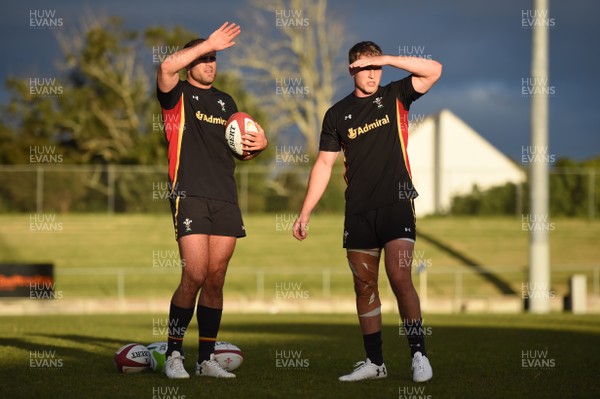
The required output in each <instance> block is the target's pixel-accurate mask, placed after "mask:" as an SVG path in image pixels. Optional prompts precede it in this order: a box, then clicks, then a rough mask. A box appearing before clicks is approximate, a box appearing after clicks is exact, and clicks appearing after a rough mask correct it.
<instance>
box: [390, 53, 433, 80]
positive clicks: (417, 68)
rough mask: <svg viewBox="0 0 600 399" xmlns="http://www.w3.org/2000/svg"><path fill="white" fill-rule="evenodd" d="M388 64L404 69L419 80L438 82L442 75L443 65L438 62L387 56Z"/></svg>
mask: <svg viewBox="0 0 600 399" xmlns="http://www.w3.org/2000/svg"><path fill="white" fill-rule="evenodd" d="M386 61H387V64H388V65H390V66H393V67H395V68H399V69H404V70H405V71H407V72H410V73H412V74H413V75H414V76H416V77H419V78H430V79H435V80H437V79H438V78H439V77H440V75H441V74H442V64H440V63H439V62H437V61H436V60H430V59H427V58H420V57H412V56H404V55H399V56H392V55H387V56H386Z"/></svg>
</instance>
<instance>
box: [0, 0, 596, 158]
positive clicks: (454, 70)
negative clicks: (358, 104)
mask: <svg viewBox="0 0 600 399" xmlns="http://www.w3.org/2000/svg"><path fill="white" fill-rule="evenodd" d="M247 7H248V1H247V0H221V1H218V2H215V1H192V0H188V1H171V2H164V1H160V2H159V1H139V0H132V1H122V0H104V1H98V2H94V1H89V0H88V1H85V0H84V1H80V0H54V1H42V0H23V1H19V2H18V3H17V4H14V3H13V4H11V5H5V6H4V7H3V13H2V16H1V17H0V19H1V21H2V24H0V32H1V35H0V48H1V49H2V54H3V63H2V64H1V65H0V76H1V77H2V78H3V80H4V79H5V78H6V76H8V75H13V76H15V75H16V76H21V77H23V78H29V77H31V76H56V75H57V74H58V72H57V71H56V69H55V64H56V61H57V60H58V59H59V52H58V47H57V45H56V40H55V38H54V36H53V34H52V32H51V31H49V30H36V29H31V28H30V21H29V17H30V11H31V10H56V17H60V18H63V23H64V24H65V25H66V26H68V25H69V24H73V25H76V24H77V23H78V21H79V19H80V18H81V16H82V15H84V14H86V13H89V12H92V13H94V14H96V15H107V16H108V15H118V16H121V17H122V18H123V20H124V22H125V24H126V26H127V27H128V28H132V29H140V30H141V29H143V28H144V27H146V26H150V25H164V26H167V27H173V26H175V25H182V26H184V27H186V28H188V29H190V30H192V31H196V32H198V34H199V35H203V36H205V35H208V34H210V32H212V31H213V30H214V29H215V28H217V27H218V26H219V25H220V24H221V23H222V22H223V21H225V20H230V21H237V20H239V19H240V18H239V13H240V12H241V13H243V12H244V10H245V9H246V8H247ZM531 8H532V1H528V0H503V1H491V0H453V1H447V0H427V1H399V0H370V1H368V2H365V1H359V0H345V1H344V0H330V2H329V9H328V12H329V18H331V19H337V20H339V21H341V22H342V23H344V25H345V29H346V32H348V35H347V37H345V41H346V42H347V46H346V47H345V48H344V52H345V51H346V50H347V47H348V46H350V45H352V44H353V43H354V42H357V41H360V40H373V41H375V42H377V43H379V44H380V45H381V47H382V48H383V50H384V52H386V53H388V54H394V55H396V54H398V53H399V51H400V50H401V49H402V48H406V47H405V46H408V48H419V49H421V51H423V55H426V56H430V57H432V58H434V59H437V60H439V61H440V62H442V63H443V65H444V74H443V76H442V79H441V80H440V82H439V83H438V84H437V85H436V86H435V87H434V88H433V89H432V90H431V92H430V93H429V94H428V95H427V96H425V97H423V98H422V99H420V100H419V101H418V102H416V103H415V104H414V105H413V107H412V108H411V111H412V112H413V113H417V114H429V113H433V112H437V111H439V110H441V109H442V108H448V109H450V110H452V111H453V112H454V113H455V114H457V115H458V116H459V117H460V118H462V119H463V120H464V121H465V122H466V123H467V124H469V125H471V126H472V127H473V128H474V129H475V130H476V131H478V132H479V133H480V134H481V135H482V136H484V137H485V138H486V139H487V140H489V141H490V142H491V143H492V144H493V145H495V146H496V147H497V148H499V149H500V150H501V151H502V152H504V153H505V154H507V155H508V156H510V157H511V158H513V159H515V160H519V159H520V155H521V151H522V146H527V145H529V143H530V138H529V97H526V96H523V95H522V80H523V79H527V78H528V77H529V75H530V72H529V69H530V50H531V30H530V29H528V28H526V27H525V28H524V27H523V26H522V17H523V15H522V13H523V12H524V10H525V12H527V10H530V9H531ZM598 15H600V2H596V1H592V0H570V1H564V0H550V15H549V18H551V20H553V21H554V26H553V27H552V28H551V30H550V82H549V84H550V86H551V87H553V88H554V94H553V95H552V96H551V97H550V149H549V151H550V153H551V154H554V155H555V156H556V157H562V156H567V157H570V158H574V159H577V160H584V159H588V158H591V157H594V156H597V155H599V154H600V128H599V125H600V123H599V122H600V111H599V110H598V105H600V101H599V100H598V93H599V90H600V77H599V74H598V71H599V70H600V52H599V51H598V50H597V46H596V45H595V44H594V43H593V42H592V38H594V37H596V38H597V37H600V24H597V23H595V20H594V19H595V18H596V17H597V16H598ZM242 28H243V34H252V26H251V25H250V26H247V25H246V26H243V27H242ZM412 46H415V47H412ZM230 51H234V49H232V50H230ZM222 66H223V65H222ZM224 66H225V69H226V67H227V64H225V65H224ZM403 76H405V73H404V72H403V71H399V70H394V69H391V68H386V69H384V75H383V82H384V83H387V82H388V81H390V80H395V79H399V78H401V77H403ZM350 90H351V81H350V79H347V80H346V81H345V83H344V84H343V85H342V87H341V89H340V91H339V92H338V93H336V100H337V99H340V98H342V97H343V96H344V95H346V94H347V93H348V92H349V91H350ZM6 100H7V94H6V91H5V89H4V88H2V91H1V92H0V102H6Z"/></svg>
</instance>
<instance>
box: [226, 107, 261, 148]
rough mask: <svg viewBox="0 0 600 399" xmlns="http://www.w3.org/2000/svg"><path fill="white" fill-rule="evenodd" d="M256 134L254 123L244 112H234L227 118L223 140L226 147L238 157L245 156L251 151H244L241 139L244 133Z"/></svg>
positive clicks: (256, 129)
mask: <svg viewBox="0 0 600 399" xmlns="http://www.w3.org/2000/svg"><path fill="white" fill-rule="evenodd" d="M249 132H250V133H258V127H257V126H256V122H255V121H254V119H252V117H251V116H250V115H248V114H247V113H245V112H236V113H234V114H233V115H231V116H230V117H229V119H228V120H227V124H226V125H225V140H227V145H228V146H229V148H230V149H231V151H233V153H234V154H236V155H238V156H246V155H249V154H250V153H251V151H244V150H243V148H242V139H243V138H244V136H245V135H246V133H249Z"/></svg>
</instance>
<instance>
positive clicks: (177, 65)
mask: <svg viewBox="0 0 600 399" xmlns="http://www.w3.org/2000/svg"><path fill="white" fill-rule="evenodd" d="M211 51H214V50H213V49H212V47H211V44H210V42H209V41H208V40H205V41H203V42H202V43H199V44H197V45H195V46H192V47H188V48H184V49H181V50H179V51H177V52H175V53H173V54H171V55H169V56H168V57H167V58H166V59H165V60H164V61H163V62H162V63H161V64H160V66H159V73H161V74H164V75H171V76H172V75H176V74H178V73H179V71H180V70H182V69H183V68H185V67H186V66H188V65H190V64H191V63H192V61H194V60H195V59H197V58H198V57H202V56H203V55H205V54H208V53H210V52H211Z"/></svg>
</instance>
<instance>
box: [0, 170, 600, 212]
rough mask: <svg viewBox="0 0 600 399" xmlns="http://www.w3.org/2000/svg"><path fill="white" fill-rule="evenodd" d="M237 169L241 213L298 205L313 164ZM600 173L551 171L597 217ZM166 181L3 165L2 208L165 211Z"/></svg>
mask: <svg viewBox="0 0 600 399" xmlns="http://www.w3.org/2000/svg"><path fill="white" fill-rule="evenodd" d="M235 173H236V181H237V184H238V194H239V203H240V207H241V208H242V211H243V212H248V211H250V212H278V211H282V210H287V209H299V208H300V206H301V203H300V201H301V200H302V198H304V194H305V192H306V183H307V181H308V176H309V173H310V165H309V164H308V163H302V164H294V165H289V164H276V165H274V166H262V165H245V164H240V165H238V167H237V169H236V172H235ZM343 173H344V171H343V169H342V168H341V167H336V168H334V170H333V174H332V178H331V180H330V184H329V186H328V189H327V191H326V193H325V196H324V197H323V199H322V200H321V202H320V206H321V208H322V209H325V210H330V211H340V212H341V211H343V202H344V190H345V182H344V179H343V178H342V175H343ZM598 173H600V169H594V168H562V169H561V168H555V169H553V170H552V171H551V172H550V175H551V176H559V175H564V176H567V175H576V176H578V184H579V185H580V186H581V187H578V188H577V190H578V191H581V193H578V195H577V199H578V202H581V203H586V204H587V205H586V207H587V209H586V211H585V213H586V215H587V217H588V218H589V219H590V220H593V219H594V218H595V216H596V213H597V212H598V209H597V208H598V207H600V204H598V203H599V202H600V198H599V197H598V196H597V195H596V190H597V189H600V181H598V179H597V178H596V175H597V174H598ZM167 181H168V178H167V168H166V166H161V165H157V166H144V165H67V164H30V165H0V212H15V211H16V212H37V213H42V212H108V213H109V214H112V213H115V212H123V213H125V212H137V213H140V212H141V213H144V212H162V211H166V210H167V209H168V207H167V206H166V205H165V201H166V200H167V199H168V195H169V192H168V185H167ZM517 188H518V189H517V192H518V193H521V194H520V195H516V196H515V198H514V201H515V207H514V209H516V210H517V211H516V212H517V214H519V213H520V212H519V210H522V209H523V201H524V198H523V197H524V196H526V195H527V194H526V193H525V192H524V191H523V188H522V187H519V186H518V187H517ZM580 216H583V215H580Z"/></svg>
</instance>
